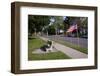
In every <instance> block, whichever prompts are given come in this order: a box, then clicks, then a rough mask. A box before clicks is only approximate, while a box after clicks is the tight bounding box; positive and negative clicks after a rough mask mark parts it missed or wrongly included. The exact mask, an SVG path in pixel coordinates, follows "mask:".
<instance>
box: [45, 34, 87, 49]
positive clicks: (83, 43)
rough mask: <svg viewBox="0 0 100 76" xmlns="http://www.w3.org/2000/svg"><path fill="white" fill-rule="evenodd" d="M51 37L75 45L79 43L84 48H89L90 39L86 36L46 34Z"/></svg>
mask: <svg viewBox="0 0 100 76" xmlns="http://www.w3.org/2000/svg"><path fill="white" fill-rule="evenodd" d="M45 37H47V38H49V39H53V40H63V41H67V42H70V43H72V44H75V45H79V46H81V47H83V48H88V39H86V38H77V37H67V36H62V35H51V36H45Z"/></svg>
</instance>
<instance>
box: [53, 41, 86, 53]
mask: <svg viewBox="0 0 100 76" xmlns="http://www.w3.org/2000/svg"><path fill="white" fill-rule="evenodd" d="M54 41H55V42H58V43H60V44H63V45H65V46H68V47H70V48H73V49H76V50H78V51H80V52H83V53H85V54H88V49H87V48H83V47H80V46H78V45H75V44H72V43H69V42H65V41H63V40H54Z"/></svg>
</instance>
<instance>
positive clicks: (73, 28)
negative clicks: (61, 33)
mask: <svg viewBox="0 0 100 76" xmlns="http://www.w3.org/2000/svg"><path fill="white" fill-rule="evenodd" d="M76 29H77V24H75V25H71V26H70V27H69V29H68V30H67V32H73V31H74V30H76Z"/></svg>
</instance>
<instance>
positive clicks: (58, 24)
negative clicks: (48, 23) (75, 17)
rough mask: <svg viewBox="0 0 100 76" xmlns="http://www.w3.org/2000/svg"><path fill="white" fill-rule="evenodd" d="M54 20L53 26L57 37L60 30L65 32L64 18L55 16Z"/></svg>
mask: <svg viewBox="0 0 100 76" xmlns="http://www.w3.org/2000/svg"><path fill="white" fill-rule="evenodd" d="M52 18H53V19H54V22H53V25H54V27H55V33H56V35H57V34H59V30H61V29H62V30H63V28H64V25H63V16H53V17H52Z"/></svg>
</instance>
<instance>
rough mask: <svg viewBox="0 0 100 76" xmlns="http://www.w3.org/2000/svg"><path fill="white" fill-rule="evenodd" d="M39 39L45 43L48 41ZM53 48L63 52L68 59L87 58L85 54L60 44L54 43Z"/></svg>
mask: <svg viewBox="0 0 100 76" xmlns="http://www.w3.org/2000/svg"><path fill="white" fill-rule="evenodd" d="M40 38H41V39H43V40H45V41H47V40H48V38H44V37H40ZM53 46H54V47H55V48H56V49H57V50H59V51H61V52H63V53H64V54H66V55H68V56H69V57H71V58H73V59H76V58H87V57H88V56H87V54H84V53H82V52H80V51H77V50H75V49H72V48H70V47H67V46H64V45H62V44H60V43H57V42H54V43H53Z"/></svg>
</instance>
